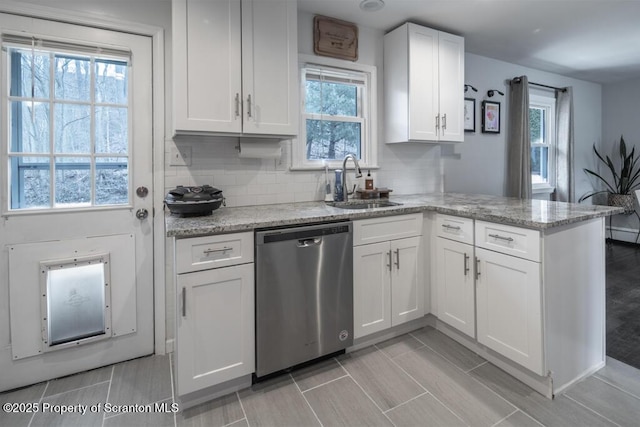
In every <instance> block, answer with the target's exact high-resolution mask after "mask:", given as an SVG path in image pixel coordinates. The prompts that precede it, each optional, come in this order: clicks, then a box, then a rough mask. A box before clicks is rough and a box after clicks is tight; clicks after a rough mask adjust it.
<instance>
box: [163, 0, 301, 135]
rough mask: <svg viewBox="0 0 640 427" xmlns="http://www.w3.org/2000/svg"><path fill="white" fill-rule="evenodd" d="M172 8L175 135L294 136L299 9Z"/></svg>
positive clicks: (229, 3) (192, 0) (180, 3)
mask: <svg viewBox="0 0 640 427" xmlns="http://www.w3.org/2000/svg"><path fill="white" fill-rule="evenodd" d="M172 4H173V9H172V10H173V96H174V111H173V116H174V117H173V122H174V134H203V133H216V134H227V135H234V136H237V135H244V136H272V137H287V136H289V137H290V136H294V135H296V134H297V131H298V115H299V111H298V106H299V105H298V79H297V74H298V70H297V55H298V43H297V42H298V40H297V6H296V3H295V2H291V1H286V0H282V1H275V0H274V1H268V2H265V1H262V2H261V1H256V0H225V1H202V0H173V3H172Z"/></svg>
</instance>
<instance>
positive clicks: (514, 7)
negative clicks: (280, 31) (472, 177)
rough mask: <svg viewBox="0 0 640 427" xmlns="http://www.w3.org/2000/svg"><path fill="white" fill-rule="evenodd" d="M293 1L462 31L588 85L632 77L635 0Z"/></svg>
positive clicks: (387, 22) (637, 70) (636, 63)
mask: <svg viewBox="0 0 640 427" xmlns="http://www.w3.org/2000/svg"><path fill="white" fill-rule="evenodd" d="M384 2H385V6H384V8H383V9H382V10H380V11H377V12H365V11H362V10H360V8H359V7H358V4H359V3H360V0H298V9H299V10H301V11H305V12H310V13H314V14H321V15H327V16H331V17H334V18H338V19H342V20H345V21H350V22H354V23H356V24H358V25H360V26H366V27H370V28H375V29H379V30H384V31H388V30H391V29H393V28H395V27H397V26H398V25H400V24H402V23H403V22H405V21H411V22H415V23H418V24H422V25H425V26H429V27H431V28H436V29H439V30H442V31H447V32H451V33H454V34H458V35H462V36H464V37H465V51H466V52H469V53H474V54H477V55H481V56H486V57H489V58H494V59H499V60H502V61H506V62H511V63H514V64H519V65H523V66H526V67H530V68H535V69H538V70H544V71H549V72H553V73H557V74H562V75H566V76H569V77H574V78H577V79H582V80H587V81H592V82H596V83H603V84H606V83H613V82H618V81H626V80H631V79H639V78H640V22H639V21H640V0H384Z"/></svg>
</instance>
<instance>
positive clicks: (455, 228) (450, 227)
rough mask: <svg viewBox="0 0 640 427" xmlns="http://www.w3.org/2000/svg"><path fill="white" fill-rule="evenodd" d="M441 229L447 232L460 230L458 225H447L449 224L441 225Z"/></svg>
mask: <svg viewBox="0 0 640 427" xmlns="http://www.w3.org/2000/svg"><path fill="white" fill-rule="evenodd" d="M442 228H446V229H447V230H456V231H460V230H461V228H460V226H458V225H449V224H442Z"/></svg>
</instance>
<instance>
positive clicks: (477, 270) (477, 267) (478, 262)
mask: <svg viewBox="0 0 640 427" xmlns="http://www.w3.org/2000/svg"><path fill="white" fill-rule="evenodd" d="M479 279H480V259H479V258H478V257H476V280H479Z"/></svg>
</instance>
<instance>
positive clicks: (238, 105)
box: [235, 93, 240, 117]
mask: <svg viewBox="0 0 640 427" xmlns="http://www.w3.org/2000/svg"><path fill="white" fill-rule="evenodd" d="M235 101H236V117H240V94H239V93H236V99H235Z"/></svg>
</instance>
